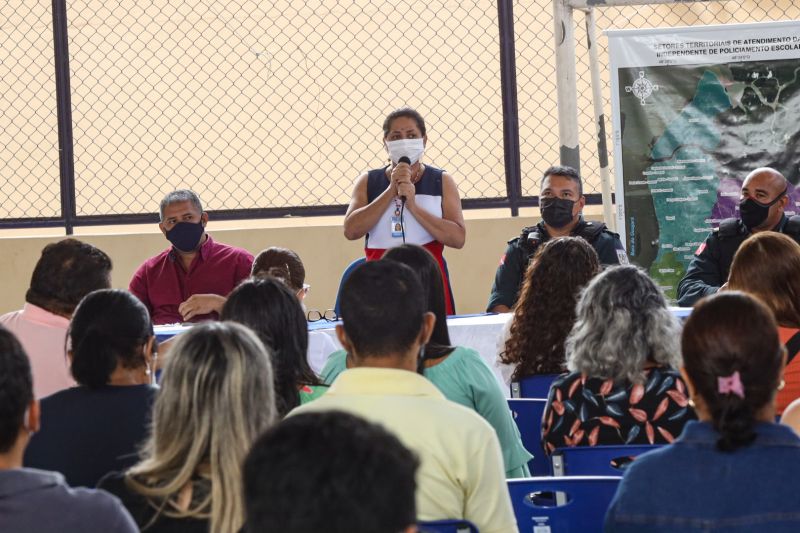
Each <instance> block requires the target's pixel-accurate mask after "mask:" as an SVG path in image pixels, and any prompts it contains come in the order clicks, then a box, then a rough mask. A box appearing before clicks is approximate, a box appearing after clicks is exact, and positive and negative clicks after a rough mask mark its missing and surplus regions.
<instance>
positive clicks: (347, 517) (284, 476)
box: [244, 411, 419, 533]
mask: <svg viewBox="0 0 800 533" xmlns="http://www.w3.org/2000/svg"><path fill="white" fill-rule="evenodd" d="M354 465H358V466H357V467H354ZM418 467H419V461H418V460H417V458H416V457H415V456H414V454H413V453H412V452H410V451H409V450H408V449H407V448H406V447H405V446H403V445H402V444H401V443H400V441H399V440H397V437H395V436H394V435H393V434H391V433H389V432H388V431H386V430H385V429H383V427H381V426H380V425H378V424H372V423H370V422H367V421H366V420H364V419H362V418H359V417H356V416H353V415H350V414H347V413H343V412H340V411H330V412H327V413H309V414H304V415H297V416H293V417H290V418H288V419H286V420H284V421H283V422H281V423H280V424H278V425H276V426H275V427H273V428H271V429H269V430H267V432H266V433H265V434H264V435H262V436H261V437H260V438H259V439H258V440H257V441H256V443H255V444H254V445H253V449H252V450H251V451H250V453H249V454H248V456H247V460H246V461H245V464H244V493H245V509H246V511H247V527H246V528H245V531H246V532H247V533H261V532H264V531H280V532H281V533H308V532H311V531H320V532H321V531H324V532H326V533H401V532H403V533H412V532H415V531H417V529H416V527H414V524H415V523H416V521H417V519H416V509H415V503H414V492H415V489H416V482H415V481H414V474H415V472H416V471H417V468H418Z"/></svg>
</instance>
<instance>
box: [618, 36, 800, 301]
mask: <svg viewBox="0 0 800 533" xmlns="http://www.w3.org/2000/svg"><path fill="white" fill-rule="evenodd" d="M607 35H608V40H609V53H610V59H611V91H612V110H613V120H614V167H615V174H616V176H615V177H616V193H617V195H616V199H617V230H618V231H619V232H620V233H621V236H622V237H623V242H624V243H625V247H626V249H627V251H628V255H629V256H630V258H631V260H632V261H633V262H634V263H636V264H638V265H640V266H642V267H644V268H645V269H647V270H648V272H649V273H650V275H651V276H652V277H653V278H654V279H655V280H656V281H657V283H658V284H659V285H660V286H661V287H662V288H663V289H664V291H665V293H666V294H667V296H668V297H669V298H671V299H674V298H675V294H676V290H677V286H678V282H679V281H680V279H681V278H682V277H683V274H684V272H685V271H686V267H687V266H688V265H689V262H690V261H691V259H692V257H693V254H694V252H695V251H696V250H697V248H698V247H699V246H700V245H701V244H702V242H703V240H704V239H705V237H706V235H707V234H708V232H709V231H710V230H711V229H712V228H713V227H716V226H717V225H719V222H720V221H721V220H723V219H725V218H730V217H738V215H739V207H738V200H739V189H740V187H741V183H742V180H743V179H744V177H745V176H746V175H747V174H748V173H749V172H750V171H751V170H753V169H754V168H757V167H761V166H768V167H773V168H775V169H777V170H779V171H780V172H782V173H783V175H784V176H786V178H787V179H788V180H789V181H790V183H791V185H790V186H789V195H790V203H789V205H788V207H787V214H789V215H791V214H794V213H795V211H798V212H800V209H798V206H800V189H795V186H796V185H797V184H798V180H799V179H800V59H799V58H800V22H773V23H761V24H741V25H738V24H727V25H724V26H701V27H691V28H662V29H653V30H619V31H616V30H611V31H608V32H607Z"/></svg>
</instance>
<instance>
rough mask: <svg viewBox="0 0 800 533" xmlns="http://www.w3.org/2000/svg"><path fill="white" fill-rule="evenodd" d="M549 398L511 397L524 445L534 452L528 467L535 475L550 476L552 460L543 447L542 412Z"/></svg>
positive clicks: (509, 405) (510, 401)
mask: <svg viewBox="0 0 800 533" xmlns="http://www.w3.org/2000/svg"><path fill="white" fill-rule="evenodd" d="M546 404H547V400H541V399H534V398H510V399H509V400H508V407H509V409H511V414H512V415H513V417H514V422H516V423H517V427H518V428H519V434H520V437H522V445H523V446H524V447H525V449H526V450H528V451H529V452H530V453H532V454H533V459H531V460H530V461H528V468H529V469H530V471H531V474H532V475H534V476H549V475H551V472H550V460H549V459H548V457H547V455H546V454H545V453H544V449H542V414H543V413H544V408H545V405H546Z"/></svg>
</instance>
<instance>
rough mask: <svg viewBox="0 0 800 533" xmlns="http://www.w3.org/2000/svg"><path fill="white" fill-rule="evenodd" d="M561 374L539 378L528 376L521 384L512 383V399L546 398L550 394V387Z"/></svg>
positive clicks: (544, 375) (545, 375)
mask: <svg viewBox="0 0 800 533" xmlns="http://www.w3.org/2000/svg"><path fill="white" fill-rule="evenodd" d="M560 375H561V374H542V375H539V376H528V377H526V378H522V379H521V380H520V381H519V382H516V381H515V382H513V383H511V397H512V398H544V399H545V400H546V399H547V395H548V394H549V393H550V385H552V384H553V381H555V380H556V378H557V377H559V376H560Z"/></svg>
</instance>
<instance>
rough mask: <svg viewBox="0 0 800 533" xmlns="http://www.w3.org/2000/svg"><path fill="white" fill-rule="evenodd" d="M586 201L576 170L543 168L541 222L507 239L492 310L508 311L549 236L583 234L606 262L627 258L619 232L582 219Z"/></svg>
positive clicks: (490, 298)
mask: <svg viewBox="0 0 800 533" xmlns="http://www.w3.org/2000/svg"><path fill="white" fill-rule="evenodd" d="M585 204H586V198H585V197H584V196H583V184H582V183H581V176H580V174H578V171H577V170H575V169H574V168H572V167H566V166H554V167H550V168H548V169H547V170H546V171H545V172H544V176H543V177H542V183H541V193H540V194H539V211H540V212H541V214H542V222H539V223H538V224H536V225H535V226H529V227H527V228H523V229H522V235H520V236H519V237H517V238H515V239H511V240H510V241H508V248H506V253H505V255H503V257H502V259H501V260H500V266H498V267H497V273H496V274H495V277H494V284H493V285H492V294H491V296H490V297H489V305H488V306H487V310H488V311H489V312H494V313H507V312H508V311H510V310H511V308H512V307H513V306H514V304H515V303H517V298H518V296H519V289H520V286H521V285H522V278H523V277H524V275H525V270H526V269H527V268H528V263H530V260H531V258H532V257H533V254H534V253H535V252H536V250H537V248H539V245H541V244H542V243H543V242H545V241H547V240H548V239H552V238H555V237H566V236H568V235H569V236H577V237H583V238H584V239H586V240H587V241H589V243H590V244H591V245H592V247H593V248H594V249H595V251H596V252H597V255H598V257H599V258H600V262H601V263H603V264H604V265H615V264H618V263H627V262H628V257H627V256H626V255H625V249H624V248H623V247H622V243H621V242H620V240H619V235H617V234H616V233H612V232H611V231H610V230H609V229H608V228H607V227H606V225H605V224H603V223H602V222H588V221H586V220H583V217H582V216H581V211H582V210H583V206H584V205H585Z"/></svg>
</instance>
